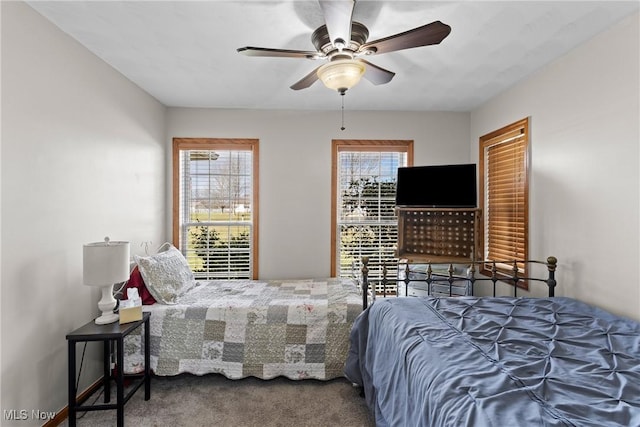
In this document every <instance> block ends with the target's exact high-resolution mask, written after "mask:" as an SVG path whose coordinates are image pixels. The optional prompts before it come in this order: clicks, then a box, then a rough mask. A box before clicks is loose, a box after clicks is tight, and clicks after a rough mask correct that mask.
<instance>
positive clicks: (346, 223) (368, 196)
mask: <svg viewBox="0 0 640 427" xmlns="http://www.w3.org/2000/svg"><path fill="white" fill-rule="evenodd" d="M335 161H336V162H337V164H336V165H335V168H336V172H337V173H336V175H337V176H336V178H337V182H336V183H335V188H336V194H335V198H336V204H335V205H336V214H335V215H336V221H335V230H334V233H335V234H334V235H335V241H336V247H335V250H336V252H335V253H334V257H335V259H336V262H335V265H336V272H335V274H336V276H338V277H349V276H352V275H353V274H354V273H355V274H357V271H356V270H357V269H358V268H359V267H360V260H361V258H362V257H363V256H368V257H369V259H370V263H369V266H370V269H371V272H370V274H371V276H372V277H375V276H378V275H379V271H376V270H379V269H380V268H381V266H382V264H383V263H387V265H389V266H390V265H391V261H393V260H394V258H395V252H396V245H397V239H398V220H397V216H396V213H395V196H396V181H397V169H398V167H400V166H407V164H408V153H407V148H406V146H405V147H403V146H400V147H394V146H384V145H380V146H376V145H373V146H368V147H366V148H363V147H362V146H354V147H349V145H344V146H341V147H340V148H339V149H338V151H337V158H336V159H335Z"/></svg>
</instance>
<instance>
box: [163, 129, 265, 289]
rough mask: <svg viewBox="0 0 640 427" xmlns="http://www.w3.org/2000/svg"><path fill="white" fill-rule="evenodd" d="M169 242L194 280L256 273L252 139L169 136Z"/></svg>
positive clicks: (255, 173)
mask: <svg viewBox="0 0 640 427" xmlns="http://www.w3.org/2000/svg"><path fill="white" fill-rule="evenodd" d="M173 242H174V245H175V246H176V247H178V248H180V250H181V251H182V253H183V254H184V255H185V257H186V258H187V261H188V262H189V265H190V266H191V269H192V270H193V273H194V275H195V276H196V278H197V279H200V280H211V279H256V278H257V276H258V256H257V254H258V141H257V140H254V139H212V138H174V140H173Z"/></svg>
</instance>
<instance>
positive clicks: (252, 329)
mask: <svg viewBox="0 0 640 427" xmlns="http://www.w3.org/2000/svg"><path fill="white" fill-rule="evenodd" d="M143 310H144V311H149V312H150V313H151V318H150V333H151V350H150V357H151V369H152V371H153V372H154V373H155V374H156V375H161V376H167V375H177V374H180V373H191V374H195V375H204V374H208V373H219V374H222V375H224V376H226V377H227V378H231V379H239V378H245V377H249V376H253V377H257V378H261V379H270V378H274V377H277V376H284V377H287V378H290V379H307V378H313V379H319V380H328V379H332V378H337V377H341V376H344V368H345V362H346V359H347V353H348V351H349V334H350V331H351V326H352V324H353V321H354V320H355V318H356V317H357V316H358V315H359V314H360V312H361V311H362V297H361V296H360V294H359V291H358V288H357V286H356V284H355V283H354V281H353V280H352V279H339V278H328V279H308V280H278V281H276V280H271V281H254V280H246V281H243V280H233V281H210V282H200V283H199V284H198V286H196V287H195V288H194V289H192V290H191V291H189V292H188V293H187V294H185V295H184V296H182V297H180V298H179V299H178V302H177V304H175V305H163V304H157V303H156V304H154V305H147V306H143ZM140 329H142V328H140ZM142 338H143V332H142V330H141V331H140V334H139V335H130V336H128V337H126V339H125V367H124V369H125V372H126V373H134V372H140V371H141V370H142V369H143V366H144V355H143V351H142V348H143V346H142Z"/></svg>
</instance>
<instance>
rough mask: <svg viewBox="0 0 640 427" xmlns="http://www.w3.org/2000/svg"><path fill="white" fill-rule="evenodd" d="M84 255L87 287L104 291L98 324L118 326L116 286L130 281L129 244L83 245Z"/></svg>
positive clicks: (104, 243) (99, 304)
mask: <svg viewBox="0 0 640 427" xmlns="http://www.w3.org/2000/svg"><path fill="white" fill-rule="evenodd" d="M82 255H83V278H84V284H85V285H87V286H100V287H102V298H101V299H100V301H99V302H98V307H99V308H100V311H102V315H101V316H100V317H98V318H97V319H96V324H98V325H106V324H108V323H113V322H116V321H117V320H118V314H117V313H114V312H113V309H114V308H115V306H116V300H115V298H114V297H113V285H114V284H116V283H120V282H124V281H125V280H128V279H129V242H112V241H110V240H109V238H108V237H105V239H104V242H97V243H88V244H86V245H84V247H83V251H82Z"/></svg>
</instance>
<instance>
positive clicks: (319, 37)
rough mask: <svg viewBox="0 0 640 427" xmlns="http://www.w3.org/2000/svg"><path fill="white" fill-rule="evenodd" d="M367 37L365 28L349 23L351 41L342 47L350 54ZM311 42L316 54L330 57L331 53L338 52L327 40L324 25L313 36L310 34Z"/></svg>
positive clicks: (367, 31)
mask: <svg viewBox="0 0 640 427" xmlns="http://www.w3.org/2000/svg"><path fill="white" fill-rule="evenodd" d="M368 37H369V30H368V29H367V27H365V26H364V25H363V24H361V23H359V22H356V21H353V22H352V23H351V40H350V41H345V42H346V45H345V46H344V50H347V51H350V52H352V53H353V52H355V51H357V50H358V48H359V47H360V46H361V45H362V44H364V43H365V42H366V41H367V38H368ZM311 42H312V43H313V45H314V46H315V48H316V50H317V51H318V52H322V53H324V54H325V55H330V54H331V52H333V51H337V50H338V48H337V47H336V46H334V44H333V42H332V40H331V39H330V38H329V32H328V31H327V26H326V25H322V26H321V27H318V28H317V29H316V30H315V31H314V32H313V34H311ZM352 56H353V55H351V57H352Z"/></svg>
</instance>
